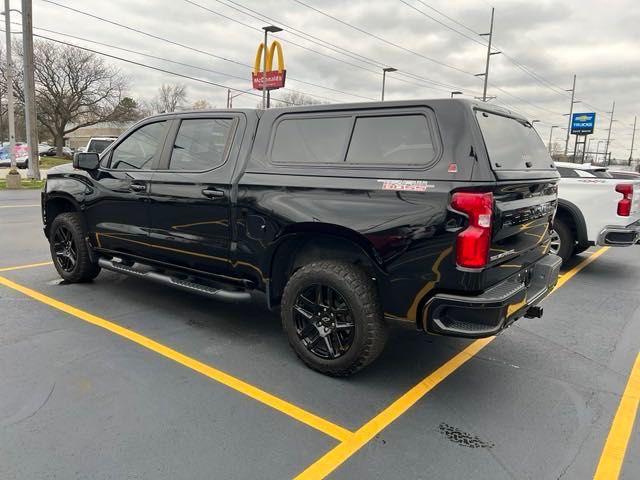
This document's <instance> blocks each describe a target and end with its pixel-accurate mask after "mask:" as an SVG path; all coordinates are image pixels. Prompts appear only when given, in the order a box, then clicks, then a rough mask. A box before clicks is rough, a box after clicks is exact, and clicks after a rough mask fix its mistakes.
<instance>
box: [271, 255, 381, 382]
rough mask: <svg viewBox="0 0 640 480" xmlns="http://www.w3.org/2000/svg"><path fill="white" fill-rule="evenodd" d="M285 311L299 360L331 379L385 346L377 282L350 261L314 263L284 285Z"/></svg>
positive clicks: (373, 356)
mask: <svg viewBox="0 0 640 480" xmlns="http://www.w3.org/2000/svg"><path fill="white" fill-rule="evenodd" d="M281 311H282V325H283V328H284V330H285V332H286V334H287V337H288V339H289V343H290V344H291V347H292V348H293V350H294V351H295V352H296V354H297V355H298V357H300V359H301V360H302V361H303V362H304V363H305V364H307V365H308V366H309V367H311V368H312V369H314V370H317V371H319V372H322V373H324V374H327V375H332V376H348V375H352V374H354V373H356V372H358V371H360V370H361V369H362V368H364V367H365V366H367V365H368V364H370V363H371V362H372V361H373V360H375V359H376V357H377V356H378V355H379V354H380V352H382V350H383V348H384V344H385V342H386V338H387V329H386V325H385V323H384V320H383V315H382V310H381V308H380V304H379V301H378V295H377V292H376V289H375V284H374V282H373V281H372V280H371V278H370V277H369V276H368V275H367V274H366V273H365V272H364V271H363V270H361V269H360V268H358V267H357V266H355V265H352V264H350V263H346V262H338V261H321V262H314V263H310V264H309V265H306V266H304V267H302V268H301V269H299V270H298V271H296V272H295V273H294V274H293V275H292V276H291V278H290V279H289V282H288V283H287V286H286V287H285V291H284V295H283V298H282V308H281Z"/></svg>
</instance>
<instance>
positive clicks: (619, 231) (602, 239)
mask: <svg viewBox="0 0 640 480" xmlns="http://www.w3.org/2000/svg"><path fill="white" fill-rule="evenodd" d="M556 168H557V169H558V172H559V173H560V176H561V177H562V178H561V180H560V183H559V186H558V210H557V213H556V217H555V221H554V224H553V228H554V230H553V231H552V233H551V251H552V252H554V253H556V254H557V255H559V256H560V257H562V260H563V261H566V260H568V259H569V258H570V257H572V256H573V255H577V254H578V253H581V252H583V251H584V250H586V249H587V248H589V247H590V246H591V245H608V246H612V247H627V246H630V245H634V244H636V243H638V242H640V177H638V178H634V177H632V176H626V175H625V176H624V177H623V176H618V175H616V174H615V173H613V172H609V171H607V169H606V168H605V167H598V166H594V165H590V164H576V163H565V162H556ZM616 177H619V178H616Z"/></svg>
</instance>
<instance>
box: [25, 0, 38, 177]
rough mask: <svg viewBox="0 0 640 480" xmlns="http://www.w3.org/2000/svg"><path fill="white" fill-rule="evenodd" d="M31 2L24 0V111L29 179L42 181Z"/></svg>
mask: <svg viewBox="0 0 640 480" xmlns="http://www.w3.org/2000/svg"><path fill="white" fill-rule="evenodd" d="M31 11H32V9H31V0H22V50H23V64H24V107H25V108H24V110H25V124H26V127H27V145H29V149H28V152H29V163H28V165H29V173H28V176H29V178H33V179H35V180H40V163H39V162H40V156H39V155H38V126H37V117H36V84H35V79H34V63H33V18H32V14H31Z"/></svg>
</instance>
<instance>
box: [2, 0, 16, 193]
mask: <svg viewBox="0 0 640 480" xmlns="http://www.w3.org/2000/svg"><path fill="white" fill-rule="evenodd" d="M3 14H4V30H5V33H6V43H5V44H6V48H7V117H8V118H9V156H10V158H11V170H10V172H9V173H10V174H11V175H18V178H17V179H18V184H19V182H20V174H19V173H18V170H17V169H16V124H15V116H14V110H13V66H12V65H13V60H12V58H11V5H10V2H9V0H4V12H3ZM7 181H9V178H7Z"/></svg>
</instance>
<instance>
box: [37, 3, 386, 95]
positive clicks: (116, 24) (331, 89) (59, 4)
mask: <svg viewBox="0 0 640 480" xmlns="http://www.w3.org/2000/svg"><path fill="white" fill-rule="evenodd" d="M42 1H43V2H45V3H48V4H51V5H55V6H57V7H60V8H64V9H66V10H70V11H73V12H76V13H79V14H81V15H85V16H88V17H91V18H94V19H96V20H99V21H102V22H106V23H109V24H111V25H115V26H118V27H120V28H124V29H126V30H130V31H132V32H136V33H139V34H141V35H145V36H147V37H150V38H153V39H155V40H160V41H161V42H165V43H168V44H171V45H174V46H177V47H181V48H185V49H187V50H191V51H193V52H197V53H201V54H203V55H208V56H210V57H213V58H217V59H219V60H223V61H225V62H229V63H233V64H235V65H240V66H242V67H248V68H251V69H252V68H253V66H252V65H249V64H246V63H243V62H240V61H238V60H234V59H231V58H226V57H223V56H221V55H216V54H214V53H211V52H208V51H206V50H201V49H199V48H195V47H192V46H190V45H186V44H183V43H180V42H176V41H174V40H169V39H168V38H164V37H160V36H158V35H155V34H153V33H149V32H145V31H144V30H140V29H138V28H135V27H130V26H128V25H124V24H122V23H119V22H116V21H114V20H109V19H107V18H104V17H100V16H98V15H94V14H92V13H89V12H85V11H83V10H79V9H77V8H73V7H70V6H68V5H63V4H61V3H58V2H55V1H53V0H42ZM289 79H291V80H294V81H296V82H300V83H304V84H306V85H311V86H314V87H318V88H323V89H326V90H330V91H333V92H336V93H341V94H343V95H350V96H353V97H358V98H363V99H365V100H374V99H373V98H372V97H365V96H362V95H359V94H356V93H349V92H345V91H342V90H339V89H336V88H332V87H327V86H325V85H319V84H317V83H313V82H308V81H306V80H301V79H297V78H294V77H291V76H290V77H289Z"/></svg>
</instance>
